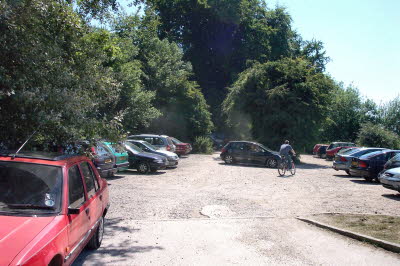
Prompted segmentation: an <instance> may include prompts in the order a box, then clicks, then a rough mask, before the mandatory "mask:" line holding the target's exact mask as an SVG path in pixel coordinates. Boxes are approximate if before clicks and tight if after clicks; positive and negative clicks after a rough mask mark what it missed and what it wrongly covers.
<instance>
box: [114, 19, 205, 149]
mask: <svg viewBox="0 0 400 266" xmlns="http://www.w3.org/2000/svg"><path fill="white" fill-rule="evenodd" d="M158 23H159V22H158V19H157V17H156V16H154V14H153V13H151V12H147V13H146V16H144V17H143V18H142V19H139V18H137V17H123V18H120V19H119V20H118V21H117V23H116V25H115V29H116V32H117V34H118V35H119V36H129V38H131V39H132V41H133V42H134V43H135V44H137V46H138V48H139V52H138V54H137V56H136V58H137V59H138V61H140V63H141V66H142V70H143V75H142V76H141V81H142V84H143V86H144V88H145V89H146V90H147V91H149V92H152V93H154V95H155V99H154V105H155V106H157V108H158V109H159V110H160V111H161V113H162V115H161V116H160V117H159V118H158V119H155V120H153V121H152V123H151V124H150V126H148V127H142V128H141V130H147V131H149V132H154V133H162V134H168V135H171V136H175V137H177V138H180V139H183V140H191V141H193V140H194V138H195V137H196V136H200V135H206V134H209V133H210V131H211V129H212V126H213V125H212V122H211V114H210V112H209V111H208V106H207V104H206V102H205V99H204V96H203V94H202V93H201V91H200V89H199V87H198V86H197V84H196V83H195V82H193V81H190V77H191V76H192V67H191V65H190V63H187V62H185V61H184V60H183V52H182V50H181V49H180V48H179V47H178V46H177V45H176V44H175V43H171V42H169V41H168V40H160V39H159V38H158V36H157V25H158Z"/></svg>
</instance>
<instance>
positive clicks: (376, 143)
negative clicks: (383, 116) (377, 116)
mask: <svg viewBox="0 0 400 266" xmlns="http://www.w3.org/2000/svg"><path fill="white" fill-rule="evenodd" d="M357 144H359V145H360V146H368V147H380V148H389V149H400V137H399V135H397V134H396V133H394V132H392V131H389V130H387V129H385V128H384V127H382V126H381V125H374V124H372V123H365V124H363V125H362V127H361V129H360V132H359V133H358V138H357Z"/></svg>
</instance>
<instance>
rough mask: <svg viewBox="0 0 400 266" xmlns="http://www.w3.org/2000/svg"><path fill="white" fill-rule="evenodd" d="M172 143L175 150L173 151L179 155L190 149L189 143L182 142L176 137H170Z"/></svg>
mask: <svg viewBox="0 0 400 266" xmlns="http://www.w3.org/2000/svg"><path fill="white" fill-rule="evenodd" d="M171 140H172V143H174V145H175V147H176V150H175V153H176V154H178V155H179V156H181V155H186V154H188V153H189V152H191V151H192V145H190V144H189V143H184V142H182V141H180V140H178V139H176V138H172V137H171Z"/></svg>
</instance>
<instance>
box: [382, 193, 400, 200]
mask: <svg viewBox="0 0 400 266" xmlns="http://www.w3.org/2000/svg"><path fill="white" fill-rule="evenodd" d="M382 197H385V198H388V199H391V200H397V201H400V193H397V194H383V195H382Z"/></svg>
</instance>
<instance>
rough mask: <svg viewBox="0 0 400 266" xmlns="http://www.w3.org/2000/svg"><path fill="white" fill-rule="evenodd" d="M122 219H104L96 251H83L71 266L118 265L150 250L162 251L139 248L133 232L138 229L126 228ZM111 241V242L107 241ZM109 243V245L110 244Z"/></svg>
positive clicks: (156, 247)
mask: <svg viewBox="0 0 400 266" xmlns="http://www.w3.org/2000/svg"><path fill="white" fill-rule="evenodd" d="M123 221H124V220H123V219H121V218H114V219H106V222H105V225H104V227H105V232H104V239H103V243H102V245H101V247H100V248H99V249H97V250H87V249H84V250H83V251H82V253H81V254H80V255H79V256H78V258H77V259H76V260H75V262H74V263H73V265H75V266H78V265H85V264H86V263H87V264H89V265H109V264H113V265H118V264H126V263H127V262H128V261H132V257H134V255H135V254H137V253H144V252H150V251H152V250H164V248H163V247H161V246H141V245H138V241H137V240H134V239H135V232H137V231H139V230H140V229H136V228H133V227H128V226H127V225H126V224H123ZM110 239H113V241H107V240H110ZM110 242H111V243H110Z"/></svg>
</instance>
